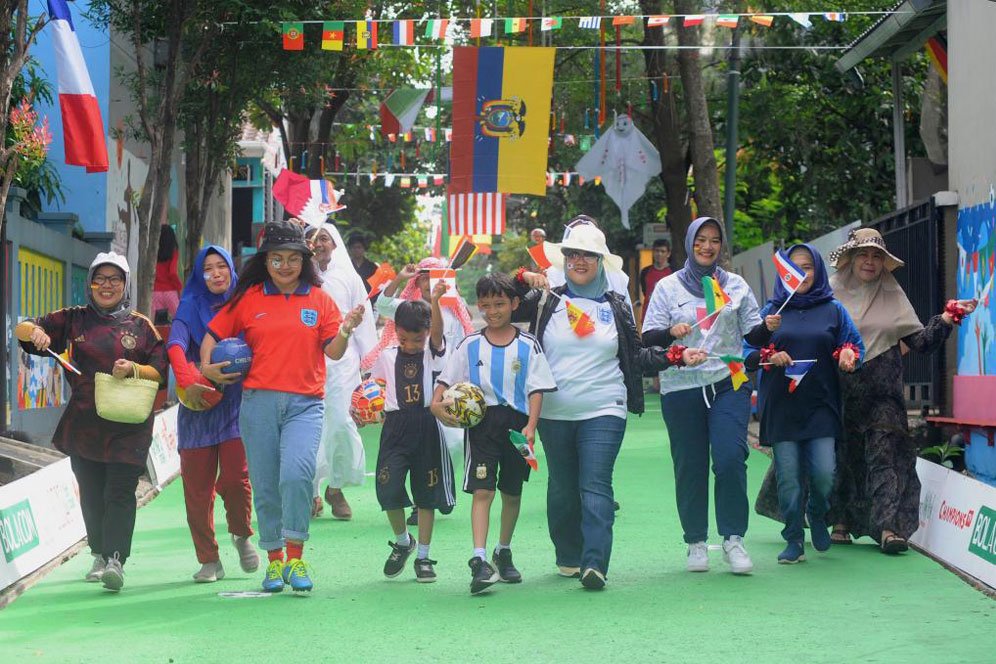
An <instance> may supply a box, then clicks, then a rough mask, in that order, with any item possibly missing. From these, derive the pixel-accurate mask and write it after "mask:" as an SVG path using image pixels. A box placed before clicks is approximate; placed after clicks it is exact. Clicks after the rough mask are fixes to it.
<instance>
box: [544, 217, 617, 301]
mask: <svg viewBox="0 0 996 664" xmlns="http://www.w3.org/2000/svg"><path fill="white" fill-rule="evenodd" d="M585 227H591V228H594V229H595V230H599V228H598V223H597V222H596V221H595V220H594V219H592V218H591V217H589V216H588V215H585V214H579V215H578V216H576V217H574V218H573V219H571V221H569V222H568V223H567V225H566V226H565V227H564V238H563V242H567V241H569V240H570V238H571V234H572V233H573V232H574V230H575V229H579V230H581V233H582V235H584V234H585V233H586V230H585ZM599 232H601V231H600V230H599ZM602 237H603V239H604V237H605V236H604V235H603V236H602ZM563 242H561V244H557V243H556V242H546V243H544V246H543V253H544V254H546V257H547V260H549V261H550V263H551V265H550V267H549V268H547V270H546V278H547V280H548V281H549V282H550V287H551V288H556V287H557V286H563V285H564V284H565V283H567V281H566V277H565V275H564V260H563V256H562V254H561V252H560V247H561V246H562V244H563ZM606 251H608V249H606ZM610 256H611V258H610V259H609V260H606V261H605V264H604V268H605V278H606V280H607V281H608V284H609V290H610V291H612V292H613V293H618V294H619V295H621V296H622V298H623V299H624V300H625V301H626V304H627V305H629V309H630V313H632V311H633V300H632V299H631V298H630V296H629V275H628V274H626V269H625V267H624V265H623V259H622V258H621V257H619V256H616V255H615V254H610Z"/></svg>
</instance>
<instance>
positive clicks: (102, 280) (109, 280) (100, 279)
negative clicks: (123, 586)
mask: <svg viewBox="0 0 996 664" xmlns="http://www.w3.org/2000/svg"><path fill="white" fill-rule="evenodd" d="M90 283H92V284H93V285H94V286H103V285H104V284H108V285H110V286H114V287H115V288H117V287H118V286H120V285H121V284H123V283H124V277H120V276H118V275H116V274H115V275H112V276H110V277H107V276H104V275H102V274H98V275H94V277H93V279H91V280H90Z"/></svg>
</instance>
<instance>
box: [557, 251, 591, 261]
mask: <svg viewBox="0 0 996 664" xmlns="http://www.w3.org/2000/svg"><path fill="white" fill-rule="evenodd" d="M563 254H564V258H566V259H568V260H572V261H577V260H586V261H588V262H592V261H597V260H598V259H599V258H600V256H599V255H598V254H593V253H591V252H590V251H577V250H575V249H568V250H567V251H564V252H563Z"/></svg>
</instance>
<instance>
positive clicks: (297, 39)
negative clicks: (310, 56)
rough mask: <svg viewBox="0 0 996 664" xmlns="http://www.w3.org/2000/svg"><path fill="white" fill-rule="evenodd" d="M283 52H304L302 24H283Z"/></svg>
mask: <svg viewBox="0 0 996 664" xmlns="http://www.w3.org/2000/svg"><path fill="white" fill-rule="evenodd" d="M283 32H284V50H285V51H303V50H304V23H284V24H283Z"/></svg>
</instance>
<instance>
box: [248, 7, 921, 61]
mask: <svg viewBox="0 0 996 664" xmlns="http://www.w3.org/2000/svg"><path fill="white" fill-rule="evenodd" d="M890 13H894V12H889V11H885V10H881V11H854V12H842V11H810V12H741V13H730V14H625V15H605V16H510V17H495V16H492V17H486V18H482V17H474V18H472V17H457V16H454V17H449V18H442V17H433V18H424V19H411V18H398V19H371V18H369V17H367V18H365V19H364V20H351V21H317V20H314V21H286V22H283V23H282V24H281V25H282V33H283V45H284V49H285V50H288V51H302V50H304V47H305V39H304V26H305V25H306V24H315V23H318V24H321V25H322V39H321V48H322V50H329V51H342V50H343V49H344V47H345V45H346V44H347V41H346V28H347V24H350V23H351V24H353V25H352V28H353V32H354V38H353V39H352V40H351V41H350V42H348V43H349V44H351V45H353V46H355V48H356V49H357V50H376V49H378V48H380V47H384V46H392V47H414V46H419V45H424V44H417V43H416V41H415V40H416V35H418V34H419V31H418V30H417V26H418V27H421V26H422V25H423V24H424V28H422V29H421V37H422V39H424V40H427V41H429V42H445V43H452V41H453V39H454V38H455V37H456V36H458V34H457V33H458V32H459V33H460V34H463V33H464V32H467V33H469V36H470V38H471V39H481V38H488V37H499V36H501V35H517V34H522V33H524V32H526V31H527V30H530V29H531V27H532V25H533V24H538V27H539V30H540V31H541V32H556V31H559V30H561V28H562V27H563V25H564V21H565V20H567V21H577V25H578V28H580V29H582V30H594V31H599V32H601V30H602V29H603V27H604V26H603V23H605V24H607V25H611V26H612V27H614V28H622V27H626V26H634V25H637V24H638V23H639V24H640V25H641V26H642V25H643V24H644V21H645V24H646V27H647V28H661V29H664V28H668V27H672V26H674V27H677V26H678V25H681V26H683V27H686V28H688V27H694V26H699V25H704V24H706V23H707V22H712V23H714V24H715V25H716V26H717V27H722V28H729V29H735V28H738V27H740V26H741V25H742V24H746V23H752V24H754V25H758V26H761V27H763V28H770V27H772V26H773V25H774V24H775V21H776V20H780V21H784V20H787V21H790V22H791V23H794V24H797V25H800V26H802V27H803V28H804V29H806V30H808V29H810V28H812V27H813V19H814V18H817V19H822V20H824V21H826V22H831V23H842V22H844V21H846V20H848V18H849V17H853V16H881V15H884V14H890ZM900 13H902V12H900ZM378 24H385V25H384V28H385V30H384V31H382V32H381V33H380V38H379V39H378ZM232 25H234V24H232ZM496 26H501V35H499V34H497V32H498V31H497V30H496ZM388 27H389V28H390V30H386V28H388ZM454 28H459V30H454ZM561 48H566V47H561ZM599 48H600V46H599ZM631 48H634V47H632V46H630V47H627V49H631ZM695 48H699V47H698V46H695ZM777 48H788V47H784V46H781V47H777ZM807 48H810V47H807Z"/></svg>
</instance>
